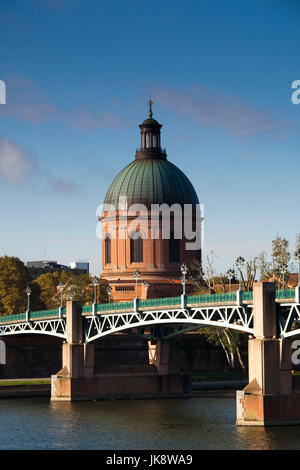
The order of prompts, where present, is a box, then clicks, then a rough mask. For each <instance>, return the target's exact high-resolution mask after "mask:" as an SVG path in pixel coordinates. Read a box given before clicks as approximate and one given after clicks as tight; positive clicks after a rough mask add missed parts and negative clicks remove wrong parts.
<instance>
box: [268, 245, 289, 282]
mask: <svg viewBox="0 0 300 470" xmlns="http://www.w3.org/2000/svg"><path fill="white" fill-rule="evenodd" d="M290 259H291V254H290V251H289V241H288V240H287V239H286V238H281V237H279V236H277V237H276V238H275V239H274V240H272V269H271V272H272V276H273V279H274V281H277V284H278V287H280V285H281V280H282V278H283V273H282V270H283V269H286V271H287V268H288V264H289V262H290ZM286 274H287V276H288V273H287V272H286Z"/></svg>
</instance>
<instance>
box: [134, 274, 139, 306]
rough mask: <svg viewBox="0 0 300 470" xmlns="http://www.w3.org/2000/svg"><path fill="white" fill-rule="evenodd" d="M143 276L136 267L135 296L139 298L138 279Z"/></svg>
mask: <svg viewBox="0 0 300 470" xmlns="http://www.w3.org/2000/svg"><path fill="white" fill-rule="evenodd" d="M140 277H141V273H140V271H139V270H138V269H136V271H135V272H134V279H135V292H136V296H135V298H136V299H137V298H138V280H139V278H140Z"/></svg>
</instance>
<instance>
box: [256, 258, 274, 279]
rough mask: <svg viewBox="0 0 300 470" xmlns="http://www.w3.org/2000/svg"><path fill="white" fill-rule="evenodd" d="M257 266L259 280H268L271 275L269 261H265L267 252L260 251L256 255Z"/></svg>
mask: <svg viewBox="0 0 300 470" xmlns="http://www.w3.org/2000/svg"><path fill="white" fill-rule="evenodd" d="M257 266H258V269H259V280H260V281H268V280H269V279H270V277H271V275H272V270H271V263H270V262H269V261H267V253H266V252H265V251H262V252H261V253H260V255H259V256H258V257H257Z"/></svg>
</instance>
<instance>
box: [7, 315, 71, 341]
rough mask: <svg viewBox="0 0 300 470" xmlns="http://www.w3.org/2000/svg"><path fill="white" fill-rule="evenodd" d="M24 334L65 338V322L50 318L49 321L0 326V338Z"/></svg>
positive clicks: (60, 319)
mask: <svg viewBox="0 0 300 470" xmlns="http://www.w3.org/2000/svg"><path fill="white" fill-rule="evenodd" d="M26 333H27V334H28V333H30V334H32V333H35V334H39V335H50V336H57V337H58V338H66V321H65V319H62V318H57V319H54V318H52V319H49V320H34V321H28V322H26V321H24V322H14V323H7V324H0V336H7V335H18V334H19V335H23V334H26Z"/></svg>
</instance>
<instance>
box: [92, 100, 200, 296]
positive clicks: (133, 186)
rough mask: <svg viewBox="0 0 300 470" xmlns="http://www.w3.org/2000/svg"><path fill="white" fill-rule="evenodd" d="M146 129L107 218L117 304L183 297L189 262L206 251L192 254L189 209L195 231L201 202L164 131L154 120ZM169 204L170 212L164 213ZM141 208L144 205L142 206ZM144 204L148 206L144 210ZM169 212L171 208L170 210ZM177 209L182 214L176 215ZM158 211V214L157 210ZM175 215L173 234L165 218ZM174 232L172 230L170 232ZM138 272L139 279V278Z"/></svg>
mask: <svg viewBox="0 0 300 470" xmlns="http://www.w3.org/2000/svg"><path fill="white" fill-rule="evenodd" d="M151 105H152V102H151V101H149V118H148V119H146V120H145V121H144V122H143V123H142V124H140V126H139V127H140V129H141V147H140V148H139V149H137V151H136V154H135V160H134V161H133V162H131V163H129V164H128V165H127V166H126V167H125V168H124V169H123V170H121V171H120V172H119V174H118V175H117V176H116V177H115V179H114V180H113V182H112V183H111V185H110V187H109V189H108V191H107V193H106V197H105V200H104V210H103V214H102V217H101V218H100V219H99V220H101V222H102V273H101V278H102V279H105V280H106V281H107V282H108V284H109V285H110V287H111V288H112V298H113V300H114V301H116V302H117V301H123V300H132V299H133V298H135V297H136V293H137V292H136V288H137V289H138V297H139V298H140V299H142V298H154V297H166V296H174V295H180V294H181V293H182V285H181V281H180V278H181V269H180V266H181V264H182V263H183V262H184V263H186V264H189V263H191V262H192V261H193V260H194V259H197V260H200V259H201V249H200V248H199V249H196V250H195V249H187V243H186V242H187V241H191V239H189V240H187V239H186V237H185V230H184V217H185V220H187V216H184V215H183V214H184V208H185V207H186V206H185V205H189V207H190V208H191V213H190V214H189V217H190V222H191V225H192V226H193V228H195V222H196V211H197V207H199V200H198V197H197V194H196V192H195V189H194V188H193V185H192V183H191V182H190V180H189V179H188V178H187V177H186V176H185V174H184V173H183V172H182V171H181V170H180V169H179V168H178V167H177V166H175V165H174V164H173V163H171V162H169V161H168V159H167V154H166V151H165V149H162V147H161V135H160V131H161V127H162V125H161V124H159V123H158V122H157V121H156V120H155V119H153V117H152V108H151ZM162 204H164V207H165V208H166V210H165V212H164V211H161V212H159V210H161V209H160V208H159V206H160V207H161V205H162ZM137 205H138V206H137ZM141 205H142V206H141ZM168 208H171V211H169V209H168ZM172 208H177V209H178V210H179V212H178V211H177V212H176V213H174V212H173V210H172ZM157 209H158V210H157ZM164 213H166V215H168V216H169V221H170V224H169V225H170V227H169V233H167V234H166V233H165V232H164V228H163V220H166V219H163V216H162V214H164ZM167 232H168V231H167ZM136 273H137V274H136Z"/></svg>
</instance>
